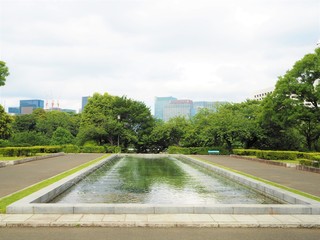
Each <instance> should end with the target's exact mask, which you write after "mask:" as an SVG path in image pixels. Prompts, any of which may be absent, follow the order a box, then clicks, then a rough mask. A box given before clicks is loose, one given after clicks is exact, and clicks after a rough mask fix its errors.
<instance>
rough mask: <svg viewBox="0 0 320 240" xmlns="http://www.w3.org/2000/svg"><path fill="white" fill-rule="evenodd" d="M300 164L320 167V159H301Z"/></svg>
mask: <svg viewBox="0 0 320 240" xmlns="http://www.w3.org/2000/svg"><path fill="white" fill-rule="evenodd" d="M299 164H300V165H303V166H308V167H315V168H319V167H320V161H315V160H308V159H301V160H300V161H299Z"/></svg>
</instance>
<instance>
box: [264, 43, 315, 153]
mask: <svg viewBox="0 0 320 240" xmlns="http://www.w3.org/2000/svg"><path fill="white" fill-rule="evenodd" d="M319 106H320V48H318V49H316V50H315V53H312V54H307V55H305V56H304V57H303V58H302V59H301V60H299V61H297V62H296V63H295V64H294V66H293V67H292V69H291V70H289V71H287V73H286V74H285V75H284V76H282V77H280V78H279V80H278V82H277V84H276V89H275V91H274V92H273V94H272V95H271V97H270V98H269V99H268V100H266V104H265V110H266V111H267V112H268V111H269V114H270V113H272V115H273V116H272V119H273V123H274V125H277V127H278V128H279V129H280V131H287V130H288V129H291V128H295V129H297V130H298V131H299V132H300V134H302V135H303V136H304V138H305V144H306V146H307V148H308V149H309V150H312V149H317V148H319V146H317V143H318V140H319V138H320V109H319ZM280 131H279V132H280Z"/></svg>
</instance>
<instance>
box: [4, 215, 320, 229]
mask: <svg viewBox="0 0 320 240" xmlns="http://www.w3.org/2000/svg"><path fill="white" fill-rule="evenodd" d="M82 226H83V227H210V228H224V227H225V228H230V227H233V228H236V227H238V228H239V227H240V228H244V227H247V228H250V227H252V228H260V227H264V228H318V229H319V228H320V215H230V214H3V215H1V214H0V228H1V227H82Z"/></svg>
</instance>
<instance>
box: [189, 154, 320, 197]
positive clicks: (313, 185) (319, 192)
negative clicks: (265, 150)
mask: <svg viewBox="0 0 320 240" xmlns="http://www.w3.org/2000/svg"><path fill="white" fill-rule="evenodd" d="M191 157H192V156H191ZM196 158H200V159H205V160H209V161H211V162H213V163H217V164H219V165H222V166H225V167H229V168H232V169H235V170H238V171H241V172H244V173H248V174H250V175H253V176H257V177H259V178H263V179H266V180H269V181H272V182H276V183H279V184H281V185H284V186H287V187H290V188H294V189H298V190H300V191H303V192H306V193H309V194H312V195H315V196H318V197H320V187H319V183H320V174H318V173H312V172H306V171H299V170H296V169H295V168H286V167H280V166H275V165H269V164H265V163H260V162H255V161H250V160H245V159H240V158H234V157H229V156H212V155H211V156H209V155H202V156H201V155H198V156H196Z"/></svg>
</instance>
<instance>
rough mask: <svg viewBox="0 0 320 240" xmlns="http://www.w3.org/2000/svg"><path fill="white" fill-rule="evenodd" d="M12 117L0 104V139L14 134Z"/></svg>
mask: <svg viewBox="0 0 320 240" xmlns="http://www.w3.org/2000/svg"><path fill="white" fill-rule="evenodd" d="M11 122H12V118H11V117H10V116H9V115H8V114H7V113H6V112H5V111H4V108H3V107H2V106H1V105H0V139H8V138H9V137H10V136H11V134H12V129H11Z"/></svg>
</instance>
